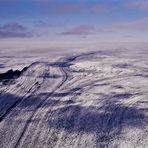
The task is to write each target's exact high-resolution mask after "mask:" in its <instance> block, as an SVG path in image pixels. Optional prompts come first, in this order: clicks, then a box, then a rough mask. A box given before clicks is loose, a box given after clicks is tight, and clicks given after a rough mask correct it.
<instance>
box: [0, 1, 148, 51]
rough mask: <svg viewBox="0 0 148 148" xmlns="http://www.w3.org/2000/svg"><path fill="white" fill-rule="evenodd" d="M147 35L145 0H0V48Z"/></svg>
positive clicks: (89, 42) (75, 43) (84, 43)
mask: <svg viewBox="0 0 148 148" xmlns="http://www.w3.org/2000/svg"><path fill="white" fill-rule="evenodd" d="M147 39H148V0H0V50H2V49H8V48H13V49H17V48H18V49H19V48H20V49H21V48H22V49H25V48H29V49H32V48H33V49H35V48H38V49H42V48H43V49H44V48H53V49H54V48H60V47H61V48H70V47H72V48H79V47H84V48H85V46H86V47H89V46H90V47H92V45H93V46H94V47H95V45H96V46H97V45H98V44H99V43H102V42H147Z"/></svg>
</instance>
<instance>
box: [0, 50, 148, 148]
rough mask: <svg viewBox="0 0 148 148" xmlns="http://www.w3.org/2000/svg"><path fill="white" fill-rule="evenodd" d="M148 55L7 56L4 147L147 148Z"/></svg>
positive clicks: (0, 127) (1, 88) (0, 121)
mask: <svg viewBox="0 0 148 148" xmlns="http://www.w3.org/2000/svg"><path fill="white" fill-rule="evenodd" d="M147 147H148V50H142V49H139V50H126V49H122V50H111V51H110V50H102V51H101V50H100V51H95V52H86V53H79V54H78V53H77V54H72V55H68V56H67V55H66V56H63V55H62V56H60V55H58V56H57V57H56V56H54V57H52V56H49V57H48V56H47V55H46V57H0V148H147Z"/></svg>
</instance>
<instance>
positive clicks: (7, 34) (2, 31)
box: [0, 23, 33, 38]
mask: <svg viewBox="0 0 148 148" xmlns="http://www.w3.org/2000/svg"><path fill="white" fill-rule="evenodd" d="M32 36H33V33H32V32H31V31H29V29H28V28H27V27H25V26H23V25H21V24H18V23H8V24H4V25H0V38H18V37H19V38H24V37H32Z"/></svg>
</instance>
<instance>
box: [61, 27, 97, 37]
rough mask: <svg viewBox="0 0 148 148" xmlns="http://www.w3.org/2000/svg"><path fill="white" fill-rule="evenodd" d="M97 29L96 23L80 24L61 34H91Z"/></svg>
mask: <svg viewBox="0 0 148 148" xmlns="http://www.w3.org/2000/svg"><path fill="white" fill-rule="evenodd" d="M94 31H95V26H94V25H80V26H77V27H74V28H71V29H69V30H67V31H64V32H61V33H60V35H89V34H93V33H94Z"/></svg>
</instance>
